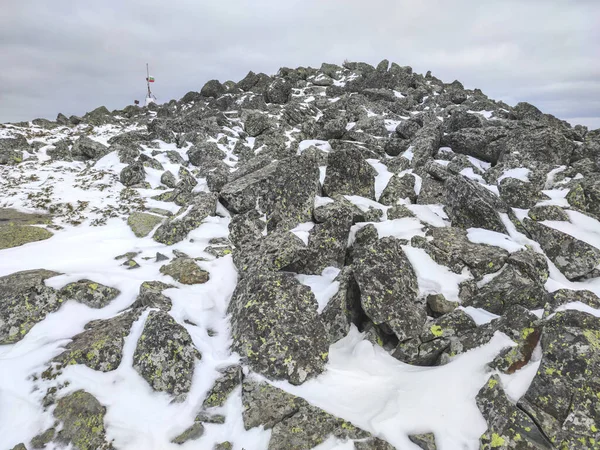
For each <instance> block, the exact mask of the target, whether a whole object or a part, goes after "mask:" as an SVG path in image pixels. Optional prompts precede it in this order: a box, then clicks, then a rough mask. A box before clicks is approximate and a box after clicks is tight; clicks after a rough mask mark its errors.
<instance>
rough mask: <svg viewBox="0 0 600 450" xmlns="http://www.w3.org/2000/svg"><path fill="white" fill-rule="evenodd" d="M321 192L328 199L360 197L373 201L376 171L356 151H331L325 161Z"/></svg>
mask: <svg viewBox="0 0 600 450" xmlns="http://www.w3.org/2000/svg"><path fill="white" fill-rule="evenodd" d="M327 161H328V165H327V173H326V175H325V181H324V183H323V192H324V193H325V194H327V195H328V196H329V197H331V196H333V195H336V194H340V195H360V196H361V197H366V198H370V199H372V200H375V175H376V171H375V169H373V167H371V165H370V164H369V163H368V162H366V161H365V160H364V159H363V156H362V155H361V153H360V151H358V150H356V149H347V150H333V151H332V152H330V153H329V157H328V159H327Z"/></svg>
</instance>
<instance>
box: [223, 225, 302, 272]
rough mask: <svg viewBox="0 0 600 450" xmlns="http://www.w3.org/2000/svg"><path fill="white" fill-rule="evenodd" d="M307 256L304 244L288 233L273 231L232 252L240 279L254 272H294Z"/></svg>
mask: <svg viewBox="0 0 600 450" xmlns="http://www.w3.org/2000/svg"><path fill="white" fill-rule="evenodd" d="M307 259H308V255H307V252H306V246H305V245H304V242H302V240H301V239H300V238H299V237H298V236H296V235H295V234H294V233H291V232H289V231H275V232H272V233H270V234H268V235H266V236H260V237H259V238H258V240H257V241H253V242H249V243H248V245H240V246H239V247H237V248H235V249H234V251H233V261H234V262H235V265H236V267H237V268H238V272H239V275H240V277H244V276H246V275H247V274H249V273H253V272H256V271H279V270H282V271H295V270H299V269H297V268H296V265H300V267H302V266H303V264H302V263H303V262H306V260H307Z"/></svg>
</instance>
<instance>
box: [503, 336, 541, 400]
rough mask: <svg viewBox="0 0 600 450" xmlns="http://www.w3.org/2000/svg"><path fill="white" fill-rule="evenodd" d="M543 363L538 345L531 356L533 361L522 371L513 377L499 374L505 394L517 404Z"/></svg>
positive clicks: (518, 371)
mask: <svg viewBox="0 0 600 450" xmlns="http://www.w3.org/2000/svg"><path fill="white" fill-rule="evenodd" d="M541 362H542V347H541V345H540V344H539V343H538V345H537V346H536V348H535V349H534V351H533V353H532V355H531V360H530V361H529V362H528V363H527V364H526V365H525V366H524V367H522V368H521V369H520V370H517V371H516V372H515V373H513V374H511V375H508V374H505V373H502V372H498V375H499V376H500V380H501V382H502V387H503V389H504V392H505V393H506V396H507V397H508V398H509V399H510V400H511V401H512V402H513V403H517V402H518V401H519V400H520V399H521V397H523V396H524V395H525V393H526V392H527V389H529V386H531V382H532V381H533V378H534V377H535V375H536V374H537V371H538V369H539V367H540V364H541Z"/></svg>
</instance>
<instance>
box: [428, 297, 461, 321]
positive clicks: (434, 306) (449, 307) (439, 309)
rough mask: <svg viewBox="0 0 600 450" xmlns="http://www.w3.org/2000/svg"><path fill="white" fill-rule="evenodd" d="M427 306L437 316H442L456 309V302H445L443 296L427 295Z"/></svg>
mask: <svg viewBox="0 0 600 450" xmlns="http://www.w3.org/2000/svg"><path fill="white" fill-rule="evenodd" d="M427 306H429V308H430V309H431V311H433V312H434V313H435V314H437V315H440V316H441V315H444V314H447V313H449V312H452V311H454V310H455V309H456V308H458V302H451V301H449V300H446V297H444V294H429V295H428V296H427Z"/></svg>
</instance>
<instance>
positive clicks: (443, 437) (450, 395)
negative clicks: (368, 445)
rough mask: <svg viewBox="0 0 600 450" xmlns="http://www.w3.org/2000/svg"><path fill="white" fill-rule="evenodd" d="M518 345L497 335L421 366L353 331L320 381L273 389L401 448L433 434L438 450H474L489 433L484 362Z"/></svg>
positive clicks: (280, 384) (332, 352)
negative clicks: (414, 437)
mask: <svg viewBox="0 0 600 450" xmlns="http://www.w3.org/2000/svg"><path fill="white" fill-rule="evenodd" d="M513 345H514V343H513V342H512V341H511V340H510V339H509V338H508V337H507V336H506V335H504V334H502V333H499V332H498V333H496V334H495V335H494V336H493V338H492V339H491V340H490V342H489V343H488V344H486V345H483V346H481V347H479V348H476V349H474V350H471V351H469V352H467V353H465V354H462V355H459V356H457V357H455V358H454V359H453V360H452V361H451V362H450V363H449V364H446V365H444V366H439V367H417V366H411V365H408V364H404V363H402V362H400V361H398V360H396V359H394V358H393V357H391V356H390V355H389V354H387V352H386V351H385V350H384V349H382V348H381V347H377V346H373V344H371V343H370V342H368V341H366V340H363V336H362V334H361V333H359V332H358V330H356V328H354V327H352V330H351V331H350V333H349V334H348V336H347V337H345V338H344V339H342V340H340V341H338V342H336V343H335V344H333V345H332V346H331V347H330V351H329V362H328V364H327V366H326V371H325V372H324V373H323V374H321V375H320V376H319V377H317V378H316V379H313V380H310V381H307V382H305V383H304V384H302V385H301V386H293V385H291V384H289V383H287V382H282V381H278V382H273V383H272V384H273V385H275V386H277V387H279V388H282V389H284V390H286V391H288V392H290V393H292V394H294V395H299V396H302V397H304V398H305V399H306V400H308V401H309V402H310V403H312V404H314V405H316V406H318V407H320V408H323V409H324V410H325V411H327V412H329V413H331V414H334V415H336V416H338V417H341V418H343V419H345V420H347V421H349V422H351V423H353V424H354V425H356V426H359V427H361V428H363V429H364V430H366V431H369V432H371V433H373V434H374V435H376V436H378V437H381V438H383V439H385V440H387V441H388V442H389V443H390V444H392V445H393V446H395V447H396V448H399V449H413V448H415V446H414V444H412V443H411V442H410V441H409V439H408V437H407V436H408V435H409V434H417V433H426V432H433V433H435V436H436V442H437V446H438V448H440V449H459V448H460V449H466V450H475V449H478V448H479V437H480V436H481V434H482V433H483V432H484V431H485V430H486V428H487V425H486V423H485V421H484V420H483V417H482V416H481V413H480V412H479V409H478V408H477V406H476V404H475V397H476V395H477V393H478V392H479V390H480V389H481V387H482V386H483V385H484V383H485V382H486V381H487V380H488V378H489V376H490V373H489V372H488V370H487V369H486V363H487V362H489V361H491V360H492V359H493V358H494V357H495V356H496V355H497V354H498V353H499V352H500V351H501V350H502V349H504V348H506V347H511V346H513ZM465 374H469V376H465Z"/></svg>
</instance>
